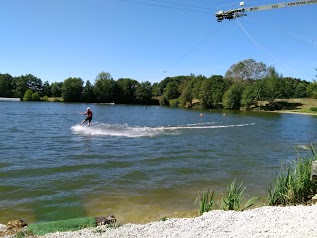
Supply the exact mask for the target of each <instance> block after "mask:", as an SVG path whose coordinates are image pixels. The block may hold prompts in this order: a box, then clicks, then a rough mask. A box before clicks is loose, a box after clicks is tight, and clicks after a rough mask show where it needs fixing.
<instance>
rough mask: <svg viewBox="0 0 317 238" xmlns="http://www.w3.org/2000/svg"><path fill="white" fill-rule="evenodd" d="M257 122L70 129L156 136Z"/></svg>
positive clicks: (88, 132)
mask: <svg viewBox="0 0 317 238" xmlns="http://www.w3.org/2000/svg"><path fill="white" fill-rule="evenodd" d="M253 125H255V123H250V124H238V125H213V122H207V123H197V124H187V125H180V126H159V127H148V126H129V125H127V124H106V123H94V124H92V126H90V127H88V126H86V125H75V126H72V127H71V128H70V129H71V130H72V131H73V132H74V133H76V134H81V135H97V136H118V137H132V138H133V137H134V138H135V137H154V136H160V135H166V134H168V135H178V134H181V133H182V131H183V130H189V129H217V128H231V127H244V126H253Z"/></svg>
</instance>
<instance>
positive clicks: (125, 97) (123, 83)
mask: <svg viewBox="0 0 317 238" xmlns="http://www.w3.org/2000/svg"><path fill="white" fill-rule="evenodd" d="M117 84H118V93H117V94H118V96H119V97H118V99H117V101H118V102H119V103H124V104H132V103H134V102H135V98H136V88H137V87H138V85H139V83H138V82H137V81H136V80H134V79H130V78H120V79H118V80H117Z"/></svg>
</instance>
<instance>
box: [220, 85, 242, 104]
mask: <svg viewBox="0 0 317 238" xmlns="http://www.w3.org/2000/svg"><path fill="white" fill-rule="evenodd" d="M243 89H244V88H243V85H242V84H241V83H234V84H232V85H231V86H230V87H229V89H228V90H227V91H226V92H225V93H224V95H223V102H222V103H223V106H224V108H227V109H239V108H240V106H241V103H240V102H241V95H242V92H243Z"/></svg>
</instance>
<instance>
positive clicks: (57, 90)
mask: <svg viewBox="0 0 317 238" xmlns="http://www.w3.org/2000/svg"><path fill="white" fill-rule="evenodd" d="M62 87H63V82H54V83H52V84H51V96H53V97H61V96H62Z"/></svg>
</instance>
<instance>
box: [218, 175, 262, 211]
mask: <svg viewBox="0 0 317 238" xmlns="http://www.w3.org/2000/svg"><path fill="white" fill-rule="evenodd" d="M242 184H243V183H241V184H240V185H239V186H238V185H237V184H236V180H234V181H233V182H232V183H231V184H230V186H227V194H226V196H225V197H223V198H222V202H221V207H220V208H221V209H222V210H235V211H243V210H246V209H248V208H249V207H251V206H253V205H254V202H255V201H256V200H257V199H258V198H259V197H252V198H251V199H249V200H247V202H246V203H245V204H243V205H242V201H243V199H244V191H245V189H246V187H242Z"/></svg>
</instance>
